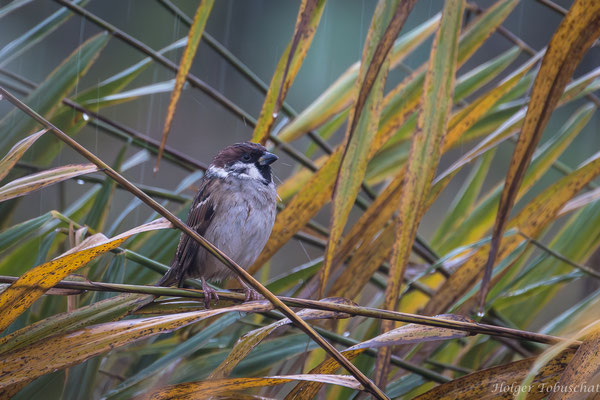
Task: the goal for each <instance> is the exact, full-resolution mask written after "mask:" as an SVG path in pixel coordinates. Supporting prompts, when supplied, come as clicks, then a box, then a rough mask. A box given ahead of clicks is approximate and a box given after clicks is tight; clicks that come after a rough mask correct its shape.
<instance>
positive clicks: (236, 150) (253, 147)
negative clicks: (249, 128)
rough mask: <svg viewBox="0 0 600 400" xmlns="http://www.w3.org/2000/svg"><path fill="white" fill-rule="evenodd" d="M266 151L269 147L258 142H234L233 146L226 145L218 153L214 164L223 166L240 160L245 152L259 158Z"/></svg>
mask: <svg viewBox="0 0 600 400" xmlns="http://www.w3.org/2000/svg"><path fill="white" fill-rule="evenodd" d="M266 151H267V149H265V148H264V147H263V146H262V145H260V144H258V143H252V142H242V143H236V144H232V145H231V146H228V147H225V148H224V149H223V150H221V151H220V152H219V154H217V155H216V157H215V158H214V159H213V162H212V165H214V166H215V167H219V168H223V167H225V166H226V165H227V164H231V163H234V162H236V161H238V160H240V159H241V157H242V155H243V154H244V153H248V154H250V155H251V156H255V157H256V158H259V157H260V156H262V155H263V154H264V153H265V152H266Z"/></svg>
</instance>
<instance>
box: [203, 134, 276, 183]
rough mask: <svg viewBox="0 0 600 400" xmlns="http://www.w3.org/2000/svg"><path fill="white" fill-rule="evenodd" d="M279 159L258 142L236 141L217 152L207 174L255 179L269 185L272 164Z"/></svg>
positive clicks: (271, 180)
mask: <svg viewBox="0 0 600 400" xmlns="http://www.w3.org/2000/svg"><path fill="white" fill-rule="evenodd" d="M277 159H278V157H277V156H276V155H275V154H272V153H269V152H268V151H267V149H265V148H264V147H263V146H262V145H260V144H258V143H252V142H242V143H236V144H233V145H231V146H229V147H226V148H224V149H223V150H221V151H220V152H219V154H217V156H216V157H215V158H214V159H213V162H212V164H211V165H210V168H209V169H208V171H207V175H208V176H212V177H215V178H227V177H228V176H235V177H237V178H240V179H255V180H258V181H261V182H262V183H264V184H265V185H269V184H271V182H273V179H272V176H271V164H272V163H274V162H275V161H277Z"/></svg>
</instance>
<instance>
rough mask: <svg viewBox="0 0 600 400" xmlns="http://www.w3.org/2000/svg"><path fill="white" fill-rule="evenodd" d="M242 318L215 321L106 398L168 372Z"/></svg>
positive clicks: (234, 315) (225, 317) (122, 384)
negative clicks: (171, 367)
mask: <svg viewBox="0 0 600 400" xmlns="http://www.w3.org/2000/svg"><path fill="white" fill-rule="evenodd" d="M241 317H242V316H241V314H239V313H232V314H226V315H224V316H222V317H220V318H219V319H218V320H216V321H213V322H212V323H211V324H210V325H208V326H207V327H206V328H204V329H203V330H201V331H200V332H198V333H196V334H195V335H194V336H192V337H190V338H188V339H187V340H185V341H184V342H183V343H181V344H179V345H177V346H175V347H173V348H172V349H170V350H169V352H168V353H167V354H166V355H164V356H163V357H160V358H159V359H158V360H156V361H154V362H153V363H152V364H150V365H148V366H147V367H145V368H144V369H142V370H141V371H139V372H137V373H136V374H134V375H133V376H131V377H129V378H127V380H125V381H123V382H121V383H120V384H119V385H117V387H115V388H114V389H112V390H111V391H109V392H108V393H106V394H105V395H104V396H105V397H106V398H113V397H115V396H118V395H120V394H121V393H122V392H123V391H124V390H126V389H128V388H130V387H132V386H133V385H137V384H138V383H140V382H142V381H143V380H145V379H147V378H149V377H154V376H155V375H157V374H159V375H160V373H161V371H165V370H166V371H168V370H169V368H170V366H171V365H173V364H175V363H177V362H179V361H181V359H184V358H186V357H188V356H190V355H191V354H192V353H194V352H196V351H198V350H199V349H201V348H202V347H203V346H204V345H205V344H206V342H207V341H208V340H209V339H210V338H212V337H214V336H215V335H218V334H219V333H221V332H222V331H223V330H224V329H226V328H228V327H229V326H231V325H232V324H233V323H235V322H236V321H238V320H239V319H240V318H241Z"/></svg>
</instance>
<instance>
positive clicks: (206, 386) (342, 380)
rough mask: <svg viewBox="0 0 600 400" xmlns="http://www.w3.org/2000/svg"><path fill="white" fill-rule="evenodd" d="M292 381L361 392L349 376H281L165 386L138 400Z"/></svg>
mask: <svg viewBox="0 0 600 400" xmlns="http://www.w3.org/2000/svg"><path fill="white" fill-rule="evenodd" d="M292 381H308V382H322V383H328V384H332V385H340V386H344V387H348V388H350V389H356V390H363V387H362V385H361V384H360V383H358V381H357V380H356V379H355V378H354V377H352V376H349V375H323V374H321V375H315V374H304V375H281V376H265V377H262V378H231V379H216V380H207V381H201V382H189V383H180V384H178V385H173V386H167V387H166V388H162V389H159V390H158V391H156V392H154V393H152V394H151V395H150V396H149V397H148V395H147V394H145V395H143V396H140V397H139V398H140V399H150V400H166V399H203V398H208V397H211V396H213V395H218V394H221V393H231V392H236V391H240V390H242V391H245V390H248V389H250V388H255V387H262V386H275V385H281V384H283V383H288V382H292Z"/></svg>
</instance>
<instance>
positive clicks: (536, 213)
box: [423, 154, 600, 315]
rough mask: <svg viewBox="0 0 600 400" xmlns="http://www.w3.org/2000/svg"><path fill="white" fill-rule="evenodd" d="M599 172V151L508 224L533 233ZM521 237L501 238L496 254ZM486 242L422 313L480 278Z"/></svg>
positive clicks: (442, 306) (442, 305)
mask: <svg viewBox="0 0 600 400" xmlns="http://www.w3.org/2000/svg"><path fill="white" fill-rule="evenodd" d="M598 174H600V154H597V155H596V156H595V157H594V158H592V159H591V160H589V161H588V162H587V163H586V164H585V165H583V166H582V167H580V168H579V169H577V170H576V171H574V172H573V173H571V174H569V175H567V176H565V177H563V178H562V179H561V180H559V181H558V182H556V183H555V184H553V185H552V186H550V187H549V188H547V189H546V190H544V191H543V192H542V193H540V194H539V195H538V196H537V197H535V199H533V200H532V201H531V202H530V203H529V204H527V206H525V207H524V208H523V210H522V211H521V212H520V213H519V214H518V215H517V216H515V217H514V218H513V219H512V220H511V221H510V223H509V224H508V227H510V228H516V229H518V230H519V231H521V232H523V233H524V234H525V235H527V236H530V237H533V238H535V237H537V236H538V235H539V234H540V233H541V232H542V231H543V230H544V229H545V228H546V227H547V226H548V225H549V224H550V223H552V222H553V221H554V219H555V218H556V216H557V214H558V212H559V211H560V209H561V208H562V207H563V206H564V205H565V204H566V203H567V201H568V200H569V199H571V198H572V197H573V196H574V195H575V194H576V193H577V192H579V191H580V190H581V189H582V188H583V187H584V186H585V185H586V184H587V183H588V182H589V181H591V180H592V179H594V178H595V177H596V176H598ZM522 241H523V238H522V237H520V236H519V235H510V236H508V237H505V238H503V239H502V242H501V244H500V247H499V252H498V258H499V259H503V258H504V257H506V256H507V255H508V254H510V253H511V252H512V251H513V250H515V249H516V248H517V246H519V244H520V243H521V242H522ZM489 248H490V245H489V244H486V245H484V246H482V247H481V248H480V249H479V250H477V252H476V253H475V254H473V255H472V256H471V257H470V258H469V259H468V260H467V261H466V262H465V263H464V264H463V265H462V266H460V267H459V268H458V269H457V270H456V271H455V272H453V273H452V275H450V277H449V278H448V280H446V281H445V282H444V283H443V285H442V286H441V287H440V289H439V290H438V291H437V292H436V293H435V295H434V296H433V297H432V298H431V299H430V300H429V302H428V303H427V305H426V306H425V308H424V309H423V314H425V315H433V314H439V313H441V312H445V310H447V309H448V308H449V307H450V306H451V305H452V304H454V303H455V302H456V301H457V300H458V299H460V298H461V297H462V296H463V295H464V294H465V293H466V292H467V291H468V290H469V289H471V288H472V287H473V286H474V285H475V283H476V282H477V281H478V280H479V279H481V276H482V275H483V268H484V266H485V262H486V260H487V258H488V257H487V254H488V251H489Z"/></svg>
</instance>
